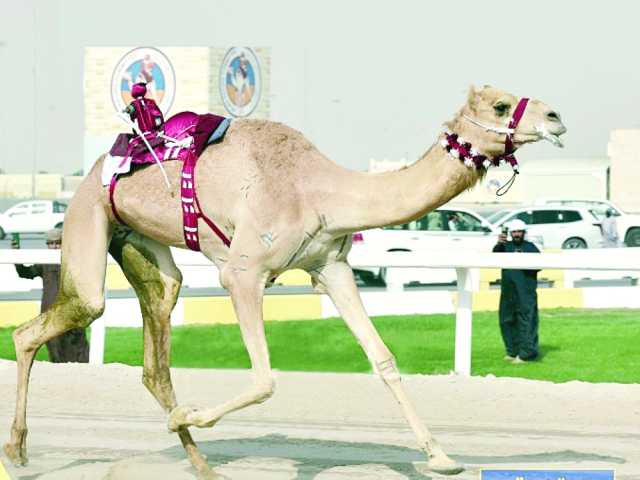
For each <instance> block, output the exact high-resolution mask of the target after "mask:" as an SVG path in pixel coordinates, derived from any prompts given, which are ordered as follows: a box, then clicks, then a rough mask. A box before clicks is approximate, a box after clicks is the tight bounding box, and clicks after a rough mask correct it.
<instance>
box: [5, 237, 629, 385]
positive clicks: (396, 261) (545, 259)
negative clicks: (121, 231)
mask: <svg viewBox="0 0 640 480" xmlns="http://www.w3.org/2000/svg"><path fill="white" fill-rule="evenodd" d="M172 250H173V252H174V254H175V255H174V258H175V260H176V264H177V265H178V267H181V266H208V267H211V265H212V264H211V262H210V261H209V260H208V259H206V258H205V257H204V256H203V255H202V254H199V253H196V252H191V251H186V250H178V249H172ZM109 262H113V259H112V258H110V257H109ZM13 263H26V264H32V263H60V252H59V251H58V250H0V264H13ZM352 266H353V267H354V268H359V267H360V268H361V267H386V268H387V269H394V268H455V269H456V273H457V278H458V282H457V283H458V305H457V307H456V336H455V365H454V370H455V371H456V372H457V373H459V374H462V375H469V374H470V372H471V337H472V315H473V312H472V308H471V307H472V305H471V303H472V302H471V299H472V296H473V291H474V290H477V288H478V287H477V281H474V280H473V279H474V277H475V278H477V276H478V274H477V269H479V268H511V269H530V270H531V269H533V270H537V269H543V268H544V269H566V270H622V271H640V247H636V248H614V249H593V250H587V249H585V250H582V249H580V250H563V251H561V252H558V253H539V254H522V253H492V252H472V251H437V252H386V253H384V254H382V255H377V256H376V257H375V258H371V259H370V260H368V261H367V262H363V263H360V264H358V265H352ZM389 273H391V276H392V278H393V272H392V271H390V270H388V274H389ZM400 290H401V285H400V286H399V285H398V283H397V282H393V281H391V285H390V291H391V292H395V293H398V292H399V291H400ZM104 323H105V322H100V321H95V322H94V323H93V324H92V327H91V328H92V329H91V354H90V357H91V363H102V360H103V353H104V336H105V327H106V325H105V324H104Z"/></svg>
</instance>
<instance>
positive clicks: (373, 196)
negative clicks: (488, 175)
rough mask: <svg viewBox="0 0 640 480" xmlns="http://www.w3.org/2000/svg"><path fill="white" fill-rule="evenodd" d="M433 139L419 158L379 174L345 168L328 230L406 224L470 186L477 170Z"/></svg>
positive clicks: (476, 176)
mask: <svg viewBox="0 0 640 480" xmlns="http://www.w3.org/2000/svg"><path fill="white" fill-rule="evenodd" d="M440 139H441V137H438V141H437V142H436V143H435V144H434V145H433V146H432V147H431V148H430V149H429V150H428V151H427V152H426V153H425V154H423V155H422V157H421V158H420V159H419V160H418V161H417V162H415V163H414V164H412V165H410V166H409V167H406V168H403V169H401V170H396V171H392V172H383V173H362V172H349V173H348V174H347V176H346V178H343V179H341V180H342V181H340V182H339V184H340V187H341V188H340V191H341V193H342V194H343V195H340V196H342V197H343V198H341V199H340V201H339V202H337V203H335V204H334V205H335V206H336V207H338V208H339V209H340V212H336V214H335V215H330V217H331V218H332V219H335V220H334V222H335V223H334V222H331V223H334V224H333V225H330V229H331V230H335V231H338V232H349V231H351V232H353V231H358V230H364V229H368V228H374V227H381V226H384V225H390V224H400V223H406V222H409V221H411V220H414V219H416V218H419V217H421V216H423V215H425V214H426V213H428V212H430V211H431V210H433V209H435V208H437V207H439V206H440V205H443V204H444V203H446V202H448V201H449V200H450V199H452V198H453V197H455V196H456V195H458V194H459V193H461V192H462V191H464V190H466V189H468V188H471V187H472V186H474V185H475V184H476V182H477V181H478V179H479V178H480V177H481V171H478V170H476V169H475V168H469V167H467V166H465V165H464V164H463V163H462V162H461V161H460V160H457V159H453V158H451V156H450V155H449V154H448V153H447V152H446V150H445V149H444V148H442V146H440V144H439V143H438V142H439V140H440Z"/></svg>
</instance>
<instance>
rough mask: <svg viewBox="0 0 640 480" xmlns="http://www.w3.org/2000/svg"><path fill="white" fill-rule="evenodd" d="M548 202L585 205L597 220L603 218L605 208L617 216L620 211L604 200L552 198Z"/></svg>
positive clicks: (605, 211)
mask: <svg viewBox="0 0 640 480" xmlns="http://www.w3.org/2000/svg"><path fill="white" fill-rule="evenodd" d="M549 203H554V204H560V205H573V206H574V207H587V208H588V209H589V211H590V212H591V214H592V215H593V216H595V217H596V218H597V219H598V220H602V219H603V218H605V216H606V213H607V210H611V211H612V212H613V215H614V216H616V217H617V216H619V215H620V212H619V211H618V210H616V209H615V208H614V207H613V206H612V205H609V204H608V203H606V202H600V201H598V200H554V201H552V202H549Z"/></svg>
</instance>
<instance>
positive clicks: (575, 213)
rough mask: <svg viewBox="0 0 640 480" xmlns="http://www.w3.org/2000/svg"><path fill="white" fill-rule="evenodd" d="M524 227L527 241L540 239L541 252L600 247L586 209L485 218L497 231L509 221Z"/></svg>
mask: <svg viewBox="0 0 640 480" xmlns="http://www.w3.org/2000/svg"><path fill="white" fill-rule="evenodd" d="M516 218H517V219H520V220H522V221H523V222H524V223H526V224H527V237H529V238H531V237H542V239H543V241H544V246H545V248H595V247H600V246H602V233H601V231H600V219H599V218H598V217H597V215H595V213H593V212H592V211H591V210H590V209H589V208H586V207H571V206H565V205H562V206H560V205H558V206H534V207H523V208H518V209H511V210H501V211H498V212H496V213H494V214H493V215H491V216H490V217H489V220H490V221H492V228H493V229H494V230H499V229H500V228H501V227H502V225H504V224H507V225H508V223H509V222H510V221H511V220H515V219H516Z"/></svg>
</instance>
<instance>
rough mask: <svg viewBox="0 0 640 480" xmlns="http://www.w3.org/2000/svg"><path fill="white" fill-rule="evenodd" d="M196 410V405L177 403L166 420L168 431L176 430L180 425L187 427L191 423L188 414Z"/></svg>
mask: <svg viewBox="0 0 640 480" xmlns="http://www.w3.org/2000/svg"><path fill="white" fill-rule="evenodd" d="M196 410H197V408H196V407H192V406H188V405H179V406H177V407H176V408H174V409H173V410H171V413H170V414H169V420H168V422H167V427H168V428H169V431H170V432H177V431H178V429H179V428H180V427H189V426H191V425H193V424H192V423H191V422H190V421H189V415H191V414H192V413H193V412H195V411H196Z"/></svg>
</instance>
